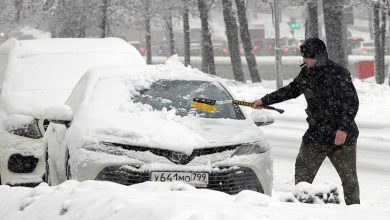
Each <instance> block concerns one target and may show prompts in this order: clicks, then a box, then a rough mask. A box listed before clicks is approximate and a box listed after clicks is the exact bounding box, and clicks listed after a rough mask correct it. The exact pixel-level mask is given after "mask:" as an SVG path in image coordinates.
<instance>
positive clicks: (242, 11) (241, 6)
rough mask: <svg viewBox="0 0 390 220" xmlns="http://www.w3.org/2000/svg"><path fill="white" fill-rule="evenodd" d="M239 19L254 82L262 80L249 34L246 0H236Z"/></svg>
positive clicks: (242, 40) (242, 39)
mask: <svg viewBox="0 0 390 220" xmlns="http://www.w3.org/2000/svg"><path fill="white" fill-rule="evenodd" d="M236 7H237V12H238V21H239V22H240V35H241V42H242V44H243V46H244V51H245V58H246V62H247V63H248V69H249V74H250V76H251V79H252V82H261V78H260V73H259V70H258V69H257V62H256V57H255V54H253V49H252V40H251V36H250V34H249V28H248V20H247V17H246V0H236Z"/></svg>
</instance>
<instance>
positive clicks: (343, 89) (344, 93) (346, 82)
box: [334, 70, 359, 145]
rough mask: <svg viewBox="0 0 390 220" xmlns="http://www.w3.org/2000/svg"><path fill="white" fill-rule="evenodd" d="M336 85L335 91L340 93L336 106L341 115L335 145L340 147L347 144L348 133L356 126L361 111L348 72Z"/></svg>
mask: <svg viewBox="0 0 390 220" xmlns="http://www.w3.org/2000/svg"><path fill="white" fill-rule="evenodd" d="M334 85H335V86H337V88H335V90H336V91H338V92H337V94H336V106H337V112H338V113H339V115H338V118H337V119H336V120H337V122H336V123H337V132H336V138H335V144H336V145H340V144H343V143H344V142H345V139H346V137H347V135H348V133H350V131H351V129H352V128H353V126H354V120H355V117H356V114H357V112H358V109H359V98H358V96H357V93H356V89H355V86H354V85H353V83H352V80H351V77H350V73H349V71H348V70H344V74H342V75H341V76H339V77H337V80H335V81H334Z"/></svg>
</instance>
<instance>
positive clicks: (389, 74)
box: [385, 11, 390, 86]
mask: <svg viewBox="0 0 390 220" xmlns="http://www.w3.org/2000/svg"><path fill="white" fill-rule="evenodd" d="M389 24H390V11H389ZM389 33H390V25H389ZM388 40H389V39H388ZM388 43H389V44H390V42H388ZM385 45H386V42H385ZM387 50H388V51H389V52H390V45H389V46H388V48H387ZM389 68H390V65H389V67H388V70H387V74H388V76H387V77H388V81H389V86H390V73H389Z"/></svg>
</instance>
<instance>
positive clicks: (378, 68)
mask: <svg viewBox="0 0 390 220" xmlns="http://www.w3.org/2000/svg"><path fill="white" fill-rule="evenodd" d="M372 7H373V8H372V10H373V13H372V15H373V25H372V26H373V31H374V42H375V55H374V57H375V58H374V62H375V67H374V71H375V80H376V82H377V83H378V84H382V83H383V81H384V68H383V65H382V59H384V58H383V54H382V49H381V46H382V43H381V33H380V32H381V27H380V14H381V13H380V4H379V3H377V2H374V3H373V5H372Z"/></svg>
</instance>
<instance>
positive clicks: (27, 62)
mask: <svg viewBox="0 0 390 220" xmlns="http://www.w3.org/2000/svg"><path fill="white" fill-rule="evenodd" d="M132 64H133V65H142V64H143V65H146V63H145V61H144V60H143V58H142V57H141V55H140V54H139V53H138V51H137V50H136V49H135V48H134V47H133V46H131V45H130V44H128V43H126V42H125V41H123V40H121V39H118V38H107V39H36V40H22V41H18V40H16V39H10V40H8V41H6V42H5V43H4V44H2V45H1V46H0V183H1V184H9V185H36V184H38V183H39V182H42V181H43V180H42V178H44V179H45V177H44V173H45V171H44V168H45V163H44V161H43V160H42V158H44V150H43V148H42V146H43V142H42V135H43V134H44V120H43V112H44V109H46V108H47V107H48V106H52V105H55V104H63V103H64V102H65V101H66V99H67V97H68V96H69V94H70V93H71V91H72V89H73V87H74V86H75V85H76V83H77V82H78V80H80V78H81V77H82V75H83V74H84V73H85V72H86V71H87V70H88V69H90V68H91V67H96V66H108V65H132Z"/></svg>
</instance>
